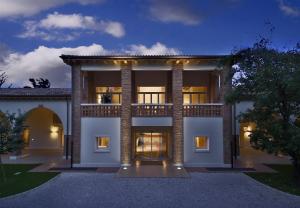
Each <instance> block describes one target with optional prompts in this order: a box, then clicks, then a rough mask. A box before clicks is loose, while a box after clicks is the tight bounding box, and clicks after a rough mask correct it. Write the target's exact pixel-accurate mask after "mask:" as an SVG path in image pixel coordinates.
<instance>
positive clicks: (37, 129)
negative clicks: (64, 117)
mask: <svg viewBox="0 0 300 208" xmlns="http://www.w3.org/2000/svg"><path fill="white" fill-rule="evenodd" d="M22 137H23V141H24V144H25V145H24V150H23V154H27V155H29V156H31V157H32V156H38V157H40V158H44V159H46V160H49V159H54V158H55V159H58V158H61V157H62V155H63V148H64V126H63V123H62V121H61V119H60V118H59V116H58V115H57V114H56V113H55V112H53V111H52V110H50V109H48V108H45V107H37V108H34V109H32V110H30V111H29V112H27V113H26V114H25V122H24V130H23V135H22Z"/></svg>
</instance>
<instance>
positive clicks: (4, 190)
mask: <svg viewBox="0 0 300 208" xmlns="http://www.w3.org/2000/svg"><path fill="white" fill-rule="evenodd" d="M3 166H4V170H5V173H6V181H4V180H3V176H2V171H1V169H0V198H1V197H5V196H9V195H13V194H17V193H21V192H24V191H27V190H29V189H32V188H34V187H37V186H39V185H41V184H43V183H45V182H46V181H48V180H50V179H51V178H53V177H54V176H56V175H57V174H58V173H52V172H51V173H50V172H49V173H48V172H42V173H31V172H28V171H29V170H31V169H32V168H34V167H36V166H38V165H37V164H4V165H3ZM16 173H19V174H16Z"/></svg>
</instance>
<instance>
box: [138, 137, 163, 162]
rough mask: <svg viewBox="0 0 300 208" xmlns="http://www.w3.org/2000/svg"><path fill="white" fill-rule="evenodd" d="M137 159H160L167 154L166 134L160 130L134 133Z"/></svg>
mask: <svg viewBox="0 0 300 208" xmlns="http://www.w3.org/2000/svg"><path fill="white" fill-rule="evenodd" d="M135 147H136V148H135V153H136V158H137V159H144V160H161V159H164V158H165V157H166V156H167V136H166V134H164V133H161V132H143V133H136V137H135Z"/></svg>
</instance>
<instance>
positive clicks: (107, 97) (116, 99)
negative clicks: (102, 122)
mask: <svg viewBox="0 0 300 208" xmlns="http://www.w3.org/2000/svg"><path fill="white" fill-rule="evenodd" d="M121 96H122V88H121V87H96V100H97V103H98V104H120V103H121V99H122V97H121Z"/></svg>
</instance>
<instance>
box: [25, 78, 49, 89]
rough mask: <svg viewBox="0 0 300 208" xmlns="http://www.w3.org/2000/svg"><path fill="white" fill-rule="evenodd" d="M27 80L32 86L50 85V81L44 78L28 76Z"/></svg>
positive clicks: (47, 86)
mask: <svg viewBox="0 0 300 208" xmlns="http://www.w3.org/2000/svg"><path fill="white" fill-rule="evenodd" d="M29 81H30V83H31V85H32V87H33V88H50V86H51V83H50V81H49V80H48V79H44V78H39V79H34V78H30V79H29ZM24 88H31V87H30V86H25V87H24Z"/></svg>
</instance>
